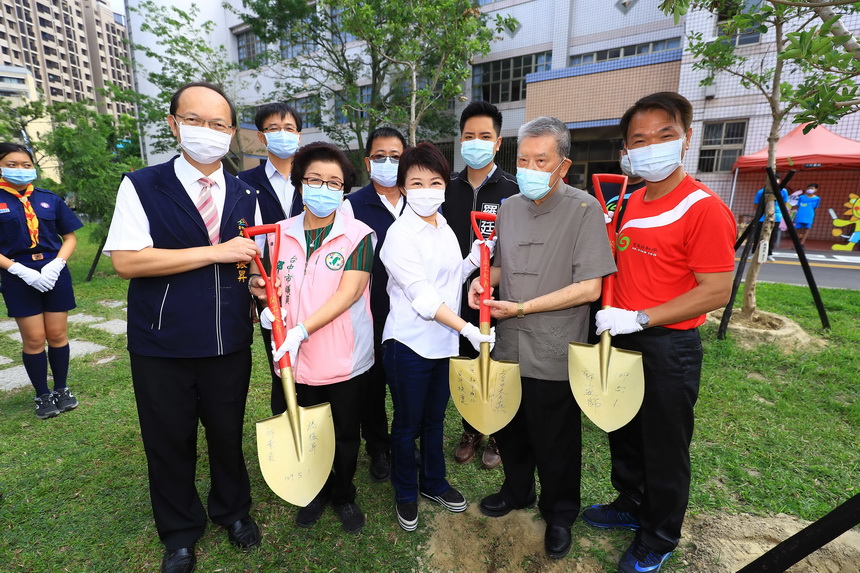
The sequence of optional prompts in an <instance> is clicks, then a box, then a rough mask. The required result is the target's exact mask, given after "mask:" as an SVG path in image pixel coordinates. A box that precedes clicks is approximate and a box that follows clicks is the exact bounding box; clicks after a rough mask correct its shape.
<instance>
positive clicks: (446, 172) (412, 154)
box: [397, 142, 451, 188]
mask: <svg viewBox="0 0 860 573" xmlns="http://www.w3.org/2000/svg"><path fill="white" fill-rule="evenodd" d="M413 167H422V168H424V169H426V170H428V171H432V172H433V173H436V174H438V175H439V177H441V178H442V179H444V180H445V181H446V182H447V181H448V179H450V178H451V169H450V167H449V166H448V160H447V159H445V156H444V155H442V152H441V151H439V148H437V147H436V146H435V145H433V144H432V143H427V142H423V143H419V144H418V145H416V146H415V147H409V148H407V149H406V150H404V151H403V154H402V155H401V156H400V164H399V165H398V167H397V186H398V187H400V188H403V187H404V186H405V184H406V173H407V172H408V171H409V170H410V169H411V168H413Z"/></svg>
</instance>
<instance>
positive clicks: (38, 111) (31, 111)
mask: <svg viewBox="0 0 860 573" xmlns="http://www.w3.org/2000/svg"><path fill="white" fill-rule="evenodd" d="M45 116H46V110H45V100H44V99H43V97H42V94H39V99H37V100H34V101H29V102H16V101H15V100H14V99H13V98H8V97H0V141H11V142H14V143H20V144H22V145H26V146H27V147H29V148H30V149H31V150H32V151H33V155H34V159H35V161H36V165H37V166H38V165H40V163H41V162H42V160H43V159H44V158H45V155H44V152H43V150H42V147H43V146H42V143H41V142H40V141H36V140H33V139H31V137H32V136H33V135H35V134H33V133H31V129H30V127H31V126H30V124H31V123H33V122H34V121H36V120H39V119H42V118H43V117H45Z"/></svg>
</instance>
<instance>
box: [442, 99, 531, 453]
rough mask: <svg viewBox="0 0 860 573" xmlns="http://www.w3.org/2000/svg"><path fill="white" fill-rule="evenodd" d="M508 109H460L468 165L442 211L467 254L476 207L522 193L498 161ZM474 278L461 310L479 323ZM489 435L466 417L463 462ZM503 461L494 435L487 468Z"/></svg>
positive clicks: (491, 209) (489, 207)
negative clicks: (471, 293) (474, 303)
mask: <svg viewBox="0 0 860 573" xmlns="http://www.w3.org/2000/svg"><path fill="white" fill-rule="evenodd" d="M501 131H502V113H501V112H500V111H499V110H498V108H496V106H494V105H493V104H490V103H487V102H485V101H474V102H472V103H470V104H469V105H467V106H466V109H464V110H463V113H462V114H461V115H460V154H461V155H462V157H463V161H465V163H466V168H465V169H463V171H461V172H460V173H454V174H452V175H451V180H450V181H449V182H448V186H447V187H446V189H445V203H443V204H442V214H443V215H444V216H445V219H446V220H447V221H448V224H449V225H450V227H451V230H452V231H454V235H455V236H456V237H457V241H458V243H459V244H460V254H461V256H464V257H465V256H466V255H468V254H469V251H470V249H471V248H472V242H473V241H474V240H475V238H476V237H475V232H474V230H472V211H482V212H484V213H493V214H496V213H498V212H499V206H500V205H501V204H502V201H504V200H505V199H507V198H508V197H511V196H513V195H516V194H517V193H519V188H518V187H517V181H516V178H514V177H513V176H512V175H511V174H509V173H506V172H505V171H504V170H502V169H501V168H500V167H498V166H497V165H496V163H495V161H494V160H495V157H496V154H497V153H498V152H499V148H500V147H501V145H502V138H501V137H500V134H501ZM480 226H481V231H482V233H483V234H484V236H485V237H489V236H490V233H492V231H493V227H494V223H493V222H492V221H480ZM468 295H469V289H468V282H467V283H466V285H465V287H464V288H463V298H462V302H461V306H460V316H462V317H463V318H464V319H465V320H466V321H467V322H470V323H472V324H477V323H478V312H477V311H476V310H474V309H472V308H470V307H469V301H468ZM460 355H461V356H467V357H469V358H475V357H476V356H477V355H478V354H477V352H476V351H475V350H474V349H473V348H472V345H471V344H468V342H467V341H466V340H463V339H461V340H460ZM483 440H484V435H483V434H481V433H480V432H479V431H478V430H476V429H475V428H473V427H472V425H471V424H469V422H467V421H466V420H465V418H464V419H463V435H462V437H461V438H460V444H459V445H458V446H457V449H456V450H455V451H454V459H455V460H456V461H457V463H460V464H465V463H466V462H468V461H469V460H471V459H472V457H473V456H474V455H475V452H476V451H477V449H478V447H479V446H480V445H481V443H482V442H483ZM500 463H502V458H501V456H499V449H498V447H497V446H496V440H495V438H493V437H492V436H490V437H489V439H488V440H487V447H486V448H484V453H483V455H482V456H481V466H482V467H484V468H486V469H492V468H495V467H498V466H499V464H500Z"/></svg>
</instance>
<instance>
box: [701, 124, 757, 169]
mask: <svg viewBox="0 0 860 573" xmlns="http://www.w3.org/2000/svg"><path fill="white" fill-rule="evenodd" d="M746 134H747V122H746V120H736V121H723V122H718V123H706V124H705V125H704V129H703V133H702V147H701V149H700V150H699V172H700V173H717V172H726V171H731V170H732V165H734V163H735V161H736V160H737V158H738V157H740V155H741V154H742V153H743V151H744V143H745V141H746Z"/></svg>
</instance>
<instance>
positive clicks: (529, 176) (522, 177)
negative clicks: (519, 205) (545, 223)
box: [517, 159, 564, 201]
mask: <svg viewBox="0 0 860 573" xmlns="http://www.w3.org/2000/svg"><path fill="white" fill-rule="evenodd" d="M562 163H564V159H562V160H561V163H559V164H558V167H556V168H555V169H553V170H552V171H550V172H549V173H547V172H546V171H536V170H534V169H525V168H522V167H517V185H519V186H520V193H522V194H523V195H525V196H526V197H528V198H529V199H531V200H532V201H538V200H540V199H543V198H544V197H546V196H547V194H548V193H549V191H550V186H549V181H550V179H552V174H553V173H555V172H556V170H557V169H558V168H559V167H561V165H562Z"/></svg>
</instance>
